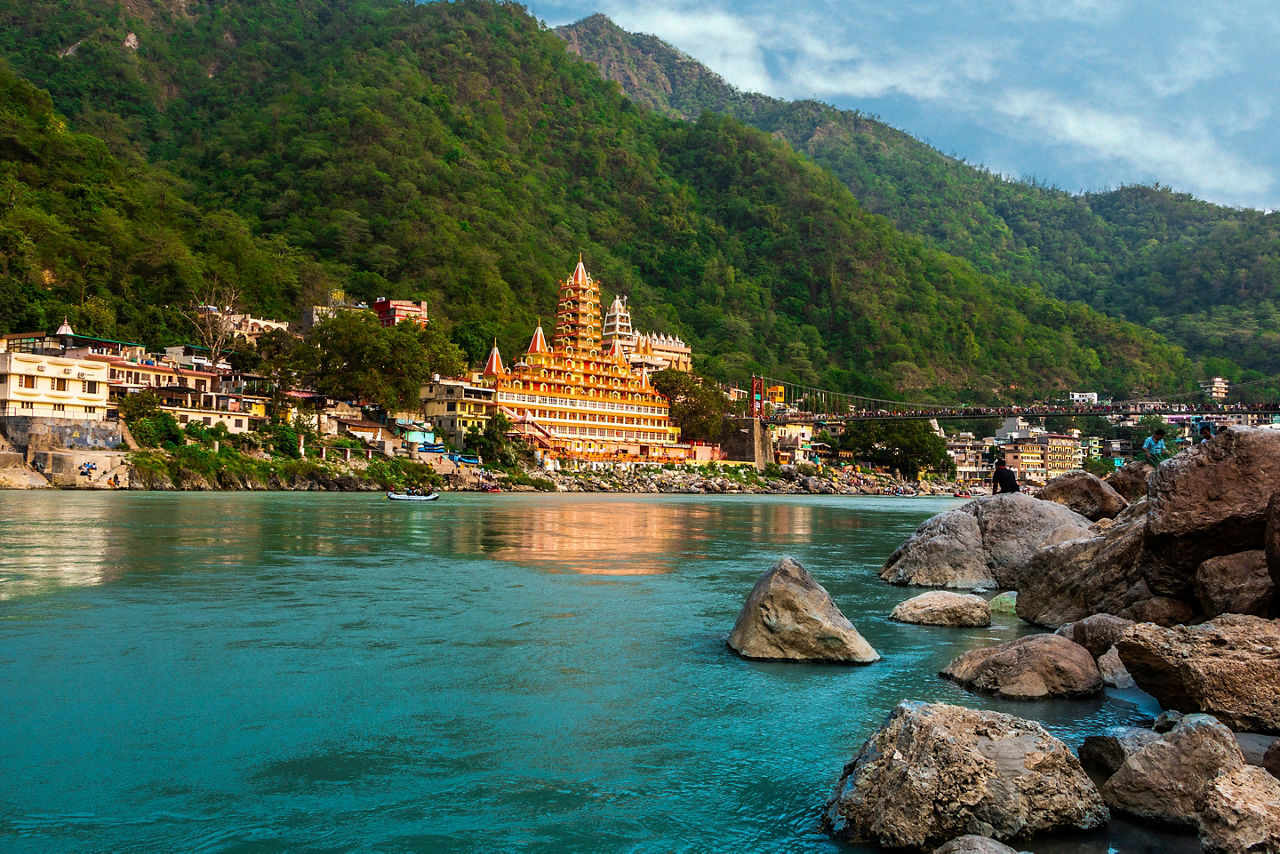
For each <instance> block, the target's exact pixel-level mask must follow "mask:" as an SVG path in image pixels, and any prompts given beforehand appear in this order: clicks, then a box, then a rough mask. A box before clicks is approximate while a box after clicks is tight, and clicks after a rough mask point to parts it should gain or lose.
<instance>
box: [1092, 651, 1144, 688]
mask: <svg viewBox="0 0 1280 854" xmlns="http://www.w3.org/2000/svg"><path fill="white" fill-rule="evenodd" d="M1098 672H1099V673H1101V674H1102V684H1103V685H1106V686H1107V687H1108V688H1118V689H1127V688H1136V687H1137V685H1138V683H1137V682H1135V681H1134V680H1133V677H1132V676H1131V675H1129V671H1128V670H1127V669H1126V668H1125V666H1124V662H1123V661H1121V660H1120V652H1119V650H1117V649H1116V648H1115V647H1114V646H1113V647H1111V649H1109V650H1107V651H1106V652H1104V653H1103V654H1102V655H1100V656H1098Z"/></svg>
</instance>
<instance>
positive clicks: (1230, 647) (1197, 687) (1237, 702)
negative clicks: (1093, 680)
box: [1116, 614, 1280, 733]
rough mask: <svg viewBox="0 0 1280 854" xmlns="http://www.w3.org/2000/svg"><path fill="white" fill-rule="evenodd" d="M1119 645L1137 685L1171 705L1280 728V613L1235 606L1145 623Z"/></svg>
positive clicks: (1239, 723)
mask: <svg viewBox="0 0 1280 854" xmlns="http://www.w3.org/2000/svg"><path fill="white" fill-rule="evenodd" d="M1116 648H1117V649H1118V650H1119V652H1120V659H1121V660H1122V661H1123V662H1124V665H1125V667H1126V668H1127V669H1128V671H1129V673H1130V674H1131V675H1132V676H1133V678H1134V680H1135V681H1136V682H1137V683H1138V687H1139V688H1141V689H1142V690H1144V691H1146V692H1147V693H1148V694H1150V695H1151V696H1153V697H1155V698H1156V699H1157V700H1159V701H1160V705H1162V706H1164V707H1165V708H1170V709H1177V710H1178V711H1181V712H1209V713H1210V714H1212V715H1214V716H1216V717H1217V718H1218V719H1219V720H1221V721H1222V722H1223V723H1225V724H1227V725H1228V726H1230V727H1231V728H1232V729H1236V730H1246V731H1254V732H1268V733H1280V621H1276V620H1265V619H1262V618H1260V617H1249V616H1241V615H1236V614H1228V615H1226V616H1222V617H1217V618H1216V619H1213V620H1210V621H1209V622H1207V623H1203V624H1201V625H1198V626H1177V627H1174V628H1161V627H1159V626H1155V625H1151V624H1149V623H1139V624H1137V625H1134V626H1130V627H1129V628H1128V629H1127V630H1126V631H1125V633H1124V635H1123V636H1122V637H1121V638H1120V640H1119V641H1118V642H1117V644H1116Z"/></svg>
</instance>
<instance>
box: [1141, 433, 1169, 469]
mask: <svg viewBox="0 0 1280 854" xmlns="http://www.w3.org/2000/svg"><path fill="white" fill-rule="evenodd" d="M1142 453H1143V455H1144V456H1146V458H1147V462H1149V463H1151V465H1153V466H1158V465H1160V462H1161V460H1163V459H1164V458H1165V448H1164V430H1157V431H1156V432H1154V433H1152V434H1151V435H1150V436H1148V437H1147V440H1146V441H1145V442H1143V443H1142Z"/></svg>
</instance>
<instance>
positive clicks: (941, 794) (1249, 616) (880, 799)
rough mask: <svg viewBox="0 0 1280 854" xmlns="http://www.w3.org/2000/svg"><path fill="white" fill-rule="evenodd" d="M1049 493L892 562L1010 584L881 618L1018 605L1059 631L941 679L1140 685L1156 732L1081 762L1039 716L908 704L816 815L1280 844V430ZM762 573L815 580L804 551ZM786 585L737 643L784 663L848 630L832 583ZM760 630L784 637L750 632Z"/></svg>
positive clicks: (942, 837) (943, 525) (942, 518)
mask: <svg viewBox="0 0 1280 854" xmlns="http://www.w3.org/2000/svg"><path fill="white" fill-rule="evenodd" d="M1040 496H1041V497H1040V498H1039V499H1036V498H1030V497H1028V496H1026V495H1020V494H1014V495H1002V496H992V497H989V498H983V499H979V500H977V501H974V502H970V503H969V504H966V505H965V506H963V507H961V508H959V509H956V510H952V511H949V512H947V513H943V514H939V515H938V516H935V517H933V518H932V519H929V520H928V521H926V522H925V523H924V524H922V525H921V526H920V528H919V529H917V531H916V532H915V534H914V535H913V536H912V537H911V538H910V539H909V540H908V541H907V542H906V543H904V544H903V545H902V546H901V547H900V548H899V549H897V550H896V551H895V552H894V553H893V555H892V556H890V558H889V560H888V561H887V562H886V563H885V565H884V568H883V569H882V571H881V577H882V578H883V579H885V580H886V581H889V582H892V583H896V584H915V585H923V586H930V587H940V588H962V589H963V588H968V589H970V590H975V591H978V592H988V593H989V592H991V591H993V590H995V589H1001V588H1002V589H1005V590H1008V591H1010V592H1007V593H1004V594H1001V595H1000V596H997V597H996V598H995V599H993V600H991V601H990V602H988V601H987V600H986V599H985V598H983V597H982V596H975V595H972V594H969V595H966V594H962V593H958V592H955V591H954V590H931V591H928V592H926V593H922V594H921V595H918V596H915V597H913V598H911V599H908V600H906V601H904V602H902V603H900V604H899V605H898V606H897V607H896V608H895V609H894V610H893V613H892V614H891V615H890V619H893V620H895V621H900V622H908V623H916V624H922V625H932V626H957V627H974V626H984V625H989V624H990V621H991V614H992V612H993V611H994V612H1005V613H1007V611H1008V608H1009V607H1010V606H1011V605H1012V606H1013V608H1014V609H1015V610H1016V613H1017V615H1018V616H1020V617H1022V618H1023V619H1024V620H1025V621H1027V622H1029V623H1032V624H1035V625H1038V626H1042V627H1046V628H1052V629H1056V632H1055V633H1054V634H1035V635H1029V636H1025V637H1021V638H1017V639H1015V640H1012V641H1009V642H1007V643H1002V644H999V645H996V646H992V647H988V648H984V649H976V650H970V651H967V652H964V653H963V654H961V655H959V656H957V657H956V658H955V659H954V660H953V661H952V662H951V663H950V664H949V665H948V666H947V667H946V668H945V669H944V670H943V672H942V673H941V674H940V675H941V676H943V677H944V678H947V679H951V680H953V681H955V682H956V683H958V684H960V685H962V686H964V687H965V688H967V689H969V690H973V691H977V692H983V693H990V694H995V695H997V696H1000V697H1002V698H1006V699H1016V700H1045V699H1050V698H1054V697H1083V696H1090V695H1095V694H1098V693H1099V692H1101V691H1102V690H1103V688H1104V686H1106V687H1112V688H1122V689H1128V688H1135V687H1136V688H1138V689H1141V690H1142V691H1145V692H1147V693H1148V694H1150V695H1151V696H1152V697H1154V698H1155V699H1156V700H1157V701H1158V702H1159V704H1160V705H1161V707H1162V708H1164V709H1165V710H1166V712H1165V713H1163V714H1162V715H1161V716H1160V718H1159V719H1158V720H1157V721H1156V725H1155V727H1154V728H1152V729H1143V728H1137V727H1113V728H1111V729H1109V730H1107V731H1106V732H1103V733H1100V734H1097V735H1093V736H1090V737H1089V738H1087V739H1085V742H1084V744H1082V745H1081V746H1080V751H1079V759H1077V758H1076V757H1075V756H1074V755H1073V754H1072V753H1071V751H1070V749H1068V748H1067V747H1066V745H1064V744H1062V743H1061V742H1060V741H1058V740H1057V739H1055V738H1053V736H1051V735H1050V734H1049V733H1047V732H1046V731H1045V730H1044V729H1043V728H1042V727H1040V726H1039V725H1038V724H1036V723H1033V722H1030V721H1025V720H1021V719H1019V718H1015V717H1011V716H1009V715H1000V714H997V713H994V712H980V711H974V710H971V709H966V708H962V707H958V706H947V705H941V704H925V703H915V702H908V701H904V702H902V703H901V704H899V705H898V707H897V708H895V709H894V711H893V712H892V713H891V714H890V715H889V718H888V719H887V720H886V722H885V724H884V725H883V726H882V727H881V729H880V730H879V731H878V732H877V733H876V734H874V735H873V736H872V737H871V739H869V740H868V741H867V743H866V745H865V746H864V747H863V749H862V750H861V751H860V752H859V753H858V755H857V756H856V757H854V759H853V760H852V761H851V762H850V763H849V764H848V765H847V766H846V768H845V770H844V773H843V775H842V777H841V779H840V781H839V784H838V785H837V788H836V792H835V795H834V796H833V798H832V799H831V801H830V803H829V804H828V806H827V809H826V812H825V815H824V824H825V826H826V827H827V828H828V830H829V831H830V832H831V833H833V834H834V835H836V836H837V837H839V838H841V839H844V840H847V841H850V842H855V843H871V844H876V845H880V846H884V847H895V848H897V847H901V848H912V849H916V850H931V849H934V848H936V849H937V850H938V851H1002V852H1007V851H1011V850H1012V849H1010V848H1008V847H1007V846H1005V845H1003V842H1013V841H1021V840H1025V839H1028V838H1030V837H1032V836H1035V835H1037V834H1041V833H1046V832H1051V831H1055V830H1062V829H1068V828H1077V829H1087V828H1092V827H1097V826H1100V825H1101V824H1103V823H1105V822H1106V821H1108V820H1109V815H1110V814H1111V813H1121V814H1125V815H1129V816H1132V817H1135V818H1137V819H1140V820H1148V821H1153V822H1158V823H1160V824H1162V825H1165V826H1174V827H1183V828H1187V829H1189V830H1193V831H1197V832H1198V833H1199V835H1200V841H1201V844H1202V847H1203V849H1204V850H1206V851H1212V852H1254V851H1258V852H1261V851H1268V852H1280V620H1277V619H1270V618H1269V617H1272V616H1278V615H1280V597H1278V596H1277V595H1276V587H1277V582H1280V431H1273V430H1268V429H1248V428H1231V429H1229V430H1226V431H1224V432H1223V433H1221V434H1219V436H1218V437H1216V438H1215V439H1214V440H1212V441H1211V442H1209V443H1206V444H1203V445H1198V446H1196V447H1195V448H1193V449H1191V450H1188V451H1186V452H1184V453H1182V454H1179V455H1178V456H1177V457H1175V458H1174V459H1172V460H1170V461H1167V462H1166V463H1164V464H1163V465H1161V466H1160V467H1159V468H1158V469H1152V468H1151V467H1150V466H1147V465H1145V464H1142V463H1135V464H1132V465H1130V466H1128V467H1126V468H1125V469H1123V470H1121V471H1120V472H1118V473H1117V474H1116V475H1115V476H1114V477H1113V478H1112V479H1111V480H1110V481H1109V482H1103V481H1101V480H1099V479H1098V478H1095V477H1093V476H1092V475H1088V474H1086V473H1084V472H1079V473H1073V474H1072V475H1069V476H1067V477H1065V478H1060V479H1058V480H1057V481H1055V482H1053V483H1051V484H1049V485H1048V486H1046V487H1045V489H1044V490H1042V491H1041V493H1040ZM784 563H785V562H784ZM796 570H799V572H796ZM771 573H773V574H774V575H776V576H778V577H783V576H788V577H789V576H795V577H797V578H800V582H797V583H801V582H804V580H805V579H807V583H810V584H812V579H808V576H807V574H804V575H803V576H800V573H803V570H800V569H799V567H798V565H795V566H794V567H791V568H785V569H783V568H782V564H779V565H778V566H775V568H774V570H771ZM776 580H777V579H775V580H774V581H771V582H770V583H769V584H768V585H765V579H762V580H761V583H760V584H757V587H756V590H755V591H753V593H752V598H751V600H749V602H748V606H747V607H746V608H744V609H743V614H742V615H740V617H739V621H738V625H737V626H735V629H734V635H735V639H731V645H733V646H734V648H735V649H737V650H738V651H739V653H740V654H743V655H747V656H751V657H764V658H791V659H793V660H794V659H806V658H807V659H811V660H812V659H817V658H822V657H823V654H824V653H825V651H826V650H828V649H837V648H840V647H841V645H842V642H841V641H839V638H840V637H841V633H842V632H845V631H848V630H851V629H852V626H849V625H848V621H847V620H845V619H844V617H843V615H842V614H840V613H839V610H838V609H836V608H835V606H834V603H831V602H830V598H829V597H827V596H826V594H825V591H822V594H821V596H819V597H817V599H816V600H815V601H813V602H809V603H807V604H805V603H802V602H801V601H800V600H799V599H797V598H795V597H791V598H787V597H782V596H778V595H776V592H775V593H773V594H769V595H762V585H763V586H764V587H768V588H770V589H771V590H775V591H776V588H775V587H774V584H775V583H776ZM802 586H803V584H802ZM813 586H815V587H816V584H814V585H813ZM817 589H818V590H821V588H820V587H819V588H817ZM758 594H760V595H758ZM831 611H834V616H833V615H832V614H831ZM740 630H741V631H740ZM854 632H855V635H856V630H854ZM750 633H754V634H755V635H756V638H757V639H756V641H754V642H755V643H760V638H768V639H770V641H771V642H772V643H774V645H772V646H770V645H764V646H750V645H749V643H748V642H747V641H746V640H745V638H746V637H748V635H749V634H750ZM815 633H816V634H815ZM805 634H810V635H811V636H812V638H813V639H811V640H810V641H808V642H806V643H804V644H802V643H798V642H797V641H796V639H795V637H794V635H805ZM783 636H786V637H787V638H788V643H787V644H786V648H787V649H790V650H793V651H797V650H798V651H799V652H798V654H795V655H791V654H784V653H783V651H782V650H783V646H781V645H778V644H777V643H776V639H777V638H779V637H783ZM817 638H821V640H816V639H817ZM857 640H858V641H862V639H861V636H857ZM753 650H754V652H753ZM841 655H845V656H847V653H841ZM824 660H852V659H850V658H847V657H846V658H843V659H842V658H839V657H833V658H825V659H824ZM1085 768H1087V769H1088V770H1089V772H1090V773H1091V774H1092V778H1091V776H1090V774H1086V773H1085V770H1084V769H1085ZM997 840H1000V841H997ZM940 845H941V846H942V847H938V846H940Z"/></svg>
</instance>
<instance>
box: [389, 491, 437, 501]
mask: <svg viewBox="0 0 1280 854" xmlns="http://www.w3.org/2000/svg"><path fill="white" fill-rule="evenodd" d="M439 497H440V493H438V492H428V493H426V494H425V495H414V494H412V493H409V492H388V493H387V498H388V499H390V500H391V501H435V500H436V499H438V498H439Z"/></svg>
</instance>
